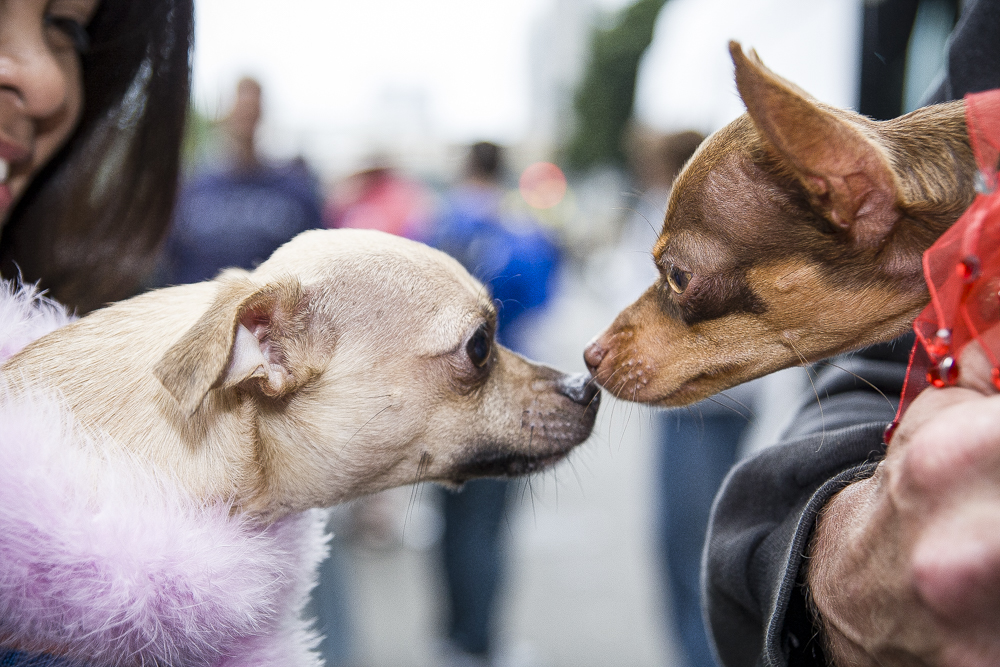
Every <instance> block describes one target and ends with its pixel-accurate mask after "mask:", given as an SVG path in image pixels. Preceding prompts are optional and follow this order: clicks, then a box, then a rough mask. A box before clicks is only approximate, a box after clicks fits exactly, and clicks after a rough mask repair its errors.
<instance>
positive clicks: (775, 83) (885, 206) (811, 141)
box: [729, 42, 900, 247]
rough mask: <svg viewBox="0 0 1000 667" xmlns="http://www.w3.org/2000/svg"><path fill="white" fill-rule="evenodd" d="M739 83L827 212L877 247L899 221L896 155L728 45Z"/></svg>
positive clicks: (766, 131)
mask: <svg viewBox="0 0 1000 667" xmlns="http://www.w3.org/2000/svg"><path fill="white" fill-rule="evenodd" d="M729 52H730V54H731V55H732V58H733V63H734V64H735V65H736V86H737V88H739V91H740V97H742V98H743V102H744V103H745V104H746V107H747V112H748V113H749V114H750V118H751V119H753V122H754V125H755V126H756V127H757V129H758V131H760V132H761V134H762V135H763V136H764V138H765V139H766V140H767V142H768V143H769V144H770V145H771V146H773V147H774V149H775V150H777V152H778V154H779V155H780V156H781V157H782V158H784V159H785V160H786V161H787V162H788V163H789V165H790V166H791V167H792V170H793V172H794V173H795V174H796V175H797V176H798V178H799V180H800V181H801V183H802V184H803V186H804V187H805V188H806V190H807V191H808V192H809V193H810V194H811V196H812V197H813V199H814V201H815V202H816V203H817V205H818V207H819V208H820V209H821V210H822V212H823V213H824V215H825V216H826V218H827V219H828V220H829V221H830V222H831V223H833V224H834V225H835V226H837V227H839V228H840V229H843V230H845V231H846V232H848V233H849V234H850V236H851V238H852V239H853V241H854V242H856V243H858V244H859V245H862V246H867V247H878V246H880V245H881V244H882V242H883V240H884V239H885V238H886V236H887V235H888V234H889V232H890V231H891V230H892V227H893V225H894V224H895V223H896V222H897V221H898V220H899V219H900V212H899V208H898V206H897V199H898V193H899V188H898V185H897V184H896V179H895V175H894V173H893V171H892V168H891V165H890V162H889V158H888V156H887V155H886V153H885V151H884V150H883V149H882V148H881V146H879V144H878V143H877V142H875V141H873V140H872V139H871V138H869V137H867V136H865V133H864V132H863V131H862V129H861V128H860V127H858V126H857V125H854V124H852V123H850V122H848V121H847V120H845V119H844V118H842V117H840V116H838V115H837V114H836V113H833V112H831V111H830V110H829V109H827V108H823V107H822V106H821V105H820V104H818V103H817V102H816V101H815V100H814V99H812V98H811V97H810V96H809V95H807V94H806V93H805V92H803V91H802V90H801V89H799V88H798V87H797V86H795V85H794V84H792V83H790V82H788V81H786V80H784V79H782V78H781V77H779V76H778V75H776V74H775V73H774V72H772V71H770V70H769V69H767V68H766V67H764V65H763V63H761V61H760V58H758V57H757V54H756V53H755V52H753V51H751V52H750V55H749V56H747V55H745V54H744V53H743V49H742V48H741V47H740V45H739V43H738V42H730V43H729Z"/></svg>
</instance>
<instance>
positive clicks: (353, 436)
mask: <svg viewBox="0 0 1000 667" xmlns="http://www.w3.org/2000/svg"><path fill="white" fill-rule="evenodd" d="M391 407H392V403H390V404H389V405H387V406H385V407H384V408H382V409H381V410H379V411H378V412H376V413H375V414H373V415H372V416H371V417H369V418H368V421H366V422H365V423H364V424H362V425H361V426H360V428H358V430H357V431H355V432H354V435H352V436H351V437H350V438H348V439H347V442H345V443H344V446H343V447H341V449H340V451H341V453H343V451H344V449H346V448H347V446H348V445H349V444H351V440H354V438H355V437H357V435H358V433H361V431H362V429H364V427H365V426H368V425H369V424H371V423H372V420H374V419H375V418H376V417H378V416H379V415H380V414H382V413H383V412H385V411H386V410H388V409H389V408H391Z"/></svg>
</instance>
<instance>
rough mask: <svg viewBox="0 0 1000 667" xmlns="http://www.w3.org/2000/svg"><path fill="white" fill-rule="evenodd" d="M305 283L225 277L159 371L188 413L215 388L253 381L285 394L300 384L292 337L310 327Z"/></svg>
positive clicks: (260, 387) (268, 390)
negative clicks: (291, 351) (290, 346)
mask: <svg viewBox="0 0 1000 667" xmlns="http://www.w3.org/2000/svg"><path fill="white" fill-rule="evenodd" d="M305 301H306V300H305V297H304V292H303V289H302V286H301V284H300V283H299V282H298V281H297V280H295V279H294V278H284V279H281V280H277V281H274V282H271V283H269V284H267V285H265V286H263V287H262V286H260V285H258V284H255V283H253V282H251V281H250V280H249V279H247V278H236V279H234V278H232V277H230V278H228V279H222V281H221V285H220V287H219V292H218V294H217V295H216V298H215V300H214V302H213V303H212V305H211V306H210V307H209V309H208V310H207V311H206V312H205V314H204V315H202V317H201V318H200V319H199V320H198V321H197V322H196V323H195V324H194V326H192V327H191V328H190V329H189V330H188V331H187V332H185V334H184V335H183V336H181V338H180V340H179V341H177V342H176V343H175V344H174V345H173V346H171V347H170V349H169V350H167V352H166V353H165V354H164V355H163V357H162V358H161V359H160V361H159V362H158V363H157V364H156V366H155V367H154V369H153V374H154V375H155V376H156V378H157V379H158V380H159V381H160V382H161V383H162V384H163V386H164V387H165V388H166V389H167V391H168V392H170V395H171V396H173V397H174V399H175V400H176V401H177V403H178V405H179V406H180V408H181V410H182V411H183V412H184V414H185V415H187V416H190V415H192V414H193V413H194V412H195V411H196V410H197V409H198V407H199V406H200V405H201V404H202V401H204V399H205V396H206V395H207V394H208V392H209V391H210V390H212V389H215V388H225V387H232V386H235V385H238V384H243V383H247V384H249V383H252V384H253V385H254V386H255V387H256V388H257V389H258V390H259V391H260V392H261V393H263V394H265V395H268V396H281V395H284V394H287V393H288V392H290V391H292V390H293V389H295V388H296V387H297V386H298V385H299V384H300V379H301V378H300V376H301V375H302V373H301V371H300V369H297V368H295V364H294V363H293V362H292V361H291V360H290V356H289V354H288V352H289V350H288V349H287V348H288V341H289V340H290V339H291V338H292V337H293V336H294V334H295V331H296V330H300V329H303V328H304V326H305V325H304V317H305V315H304V312H303V311H304V309H305Z"/></svg>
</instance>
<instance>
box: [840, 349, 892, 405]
mask: <svg viewBox="0 0 1000 667" xmlns="http://www.w3.org/2000/svg"><path fill="white" fill-rule="evenodd" d="M827 364H829V365H830V366H833V367H834V368H839V369H840V370H842V371H844V372H845V373H847V374H848V375H852V376H854V378H855V379H857V380H861V381H862V382H864V383H865V384H866V385H868V386H869V387H871V388H872V389H874V390H875V391H877V392H878V394H879V396H881V397H882V398H884V399H885V402H886V403H887V404H888V405H889V409H890V410H893V411H895V410H896V406H895V405H894V404H893V402H892V399H890V398H889V397H888V396H886V395H885V392H883V391H882V390H881V389H879V388H878V387H876V386H875V385H874V384H872V383H871V382H870V381H868V380H866V379H865V378H863V377H861V376H860V375H858V374H857V373H855V372H854V371H851V370H848V369H846V368H844V367H843V366H841V365H839V364H835V363H833V362H832V361H827Z"/></svg>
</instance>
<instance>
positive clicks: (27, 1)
mask: <svg viewBox="0 0 1000 667" xmlns="http://www.w3.org/2000/svg"><path fill="white" fill-rule="evenodd" d="M98 4H100V0H0V226H2V225H3V223H4V222H5V221H6V219H7V216H8V215H9V214H10V211H11V209H12V208H13V207H14V205H15V204H16V203H17V201H18V199H20V198H21V196H22V195H23V194H24V191H25V189H27V187H28V184H29V183H30V182H31V179H32V177H34V175H35V174H37V173H38V171H39V169H41V168H42V167H43V166H44V165H45V163H46V162H48V161H49V160H50V159H51V158H52V156H53V155H54V154H55V153H56V151H58V150H59V148H60V147H61V146H62V145H63V144H64V143H65V142H66V140H67V139H68V138H69V136H70V134H72V132H73V129H74V128H75V127H76V124H77V121H78V120H79V118H80V112H81V110H82V107H83V85H82V82H81V78H80V53H81V51H82V50H83V49H85V48H86V41H87V36H86V32H85V30H84V28H86V26H87V24H88V23H89V22H90V19H91V18H92V17H93V15H94V12H95V11H96V10H97V6H98Z"/></svg>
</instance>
